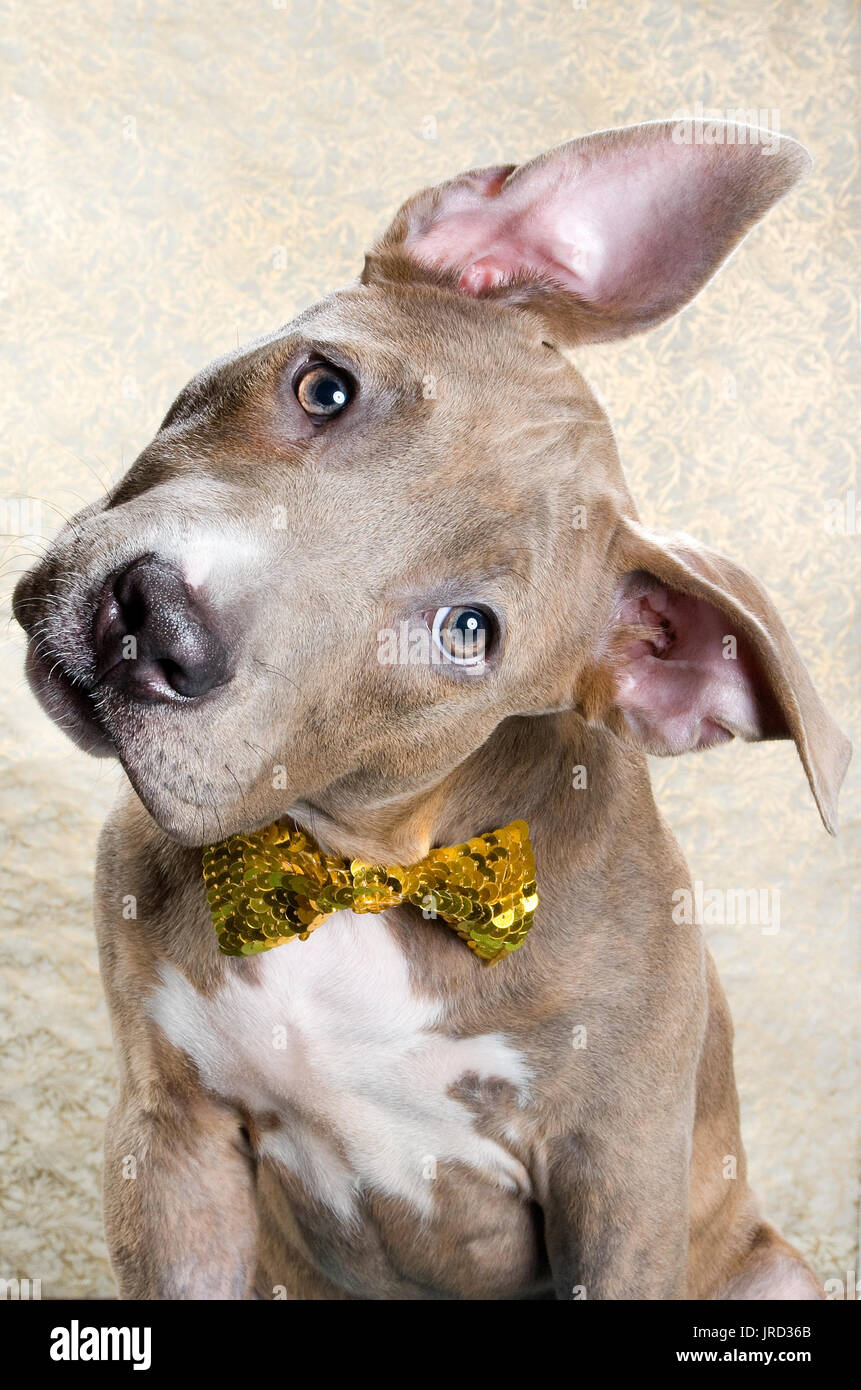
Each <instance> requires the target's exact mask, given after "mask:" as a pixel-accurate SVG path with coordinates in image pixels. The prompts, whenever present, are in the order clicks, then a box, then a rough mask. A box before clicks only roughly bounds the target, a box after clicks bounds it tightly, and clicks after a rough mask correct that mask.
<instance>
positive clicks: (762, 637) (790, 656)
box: [579, 519, 851, 834]
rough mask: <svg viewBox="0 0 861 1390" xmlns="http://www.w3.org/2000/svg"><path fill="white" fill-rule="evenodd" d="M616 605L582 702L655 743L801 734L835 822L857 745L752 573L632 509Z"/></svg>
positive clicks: (663, 748)
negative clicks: (659, 531)
mask: <svg viewBox="0 0 861 1390" xmlns="http://www.w3.org/2000/svg"><path fill="white" fill-rule="evenodd" d="M616 546H617V549H616V552H615V561H614V563H615V564H616V565H617V566H618V568H617V569H616V572H617V573H618V574H620V575H621V580H620V583H619V587H618V590H617V592H616V596H615V601H614V603H613V606H612V613H611V616H610V618H609V620H608V621H607V623H606V625H605V629H604V631H603V632H602V634H601V636H600V638H599V642H598V650H597V652H596V655H595V660H594V663H593V664H591V665H590V666H589V667H588V668H587V670H586V672H585V675H584V677H583V679H582V681H581V689H580V698H579V707H580V709H581V712H582V713H583V714H584V716H585V717H586V718H587V719H590V720H596V719H597V720H600V721H602V722H604V723H606V724H607V725H609V727H611V728H612V729H614V730H615V732H616V733H617V734H619V735H620V736H621V737H622V738H623V739H625V741H626V742H633V743H634V744H636V745H637V746H638V747H639V748H640V749H641V750H642V751H644V752H646V753H657V754H674V753H684V752H687V751H688V750H689V749H693V748H709V747H711V746H712V745H713V744H717V743H723V742H726V741H727V740H729V739H731V738H733V737H734V736H737V737H739V738H742V739H745V740H747V741H753V742H755V741H759V740H761V739H773V738H792V739H794V741H795V745H796V747H797V749H798V752H799V755H800V757H801V761H802V763H803V764H804V769H805V771H806V773H807V778H808V781H809V782H810V788H811V791H812V792H813V795H814V798H815V800H816V804H817V806H818V807H819V812H820V815H821V816H822V820H823V822H824V824H825V827H826V829H827V830H829V831H831V833H832V834H834V833H835V829H836V824H837V794H838V792H839V790H840V784H841V782H842V781H843V776H844V773H845V771H846V768H847V766H848V763H849V759H850V756H851V747H850V745H849V743H848V741H847V740H846V739H845V738H844V736H843V734H842V733H841V732H840V730H839V729H838V727H837V725H836V724H835V723H834V721H833V720H832V718H831V716H830V715H829V714H828V711H827V710H826V709H825V706H824V705H823V703H822V701H821V700H820V698H819V696H818V694H817V693H816V690H815V689H814V687H813V683H812V681H811V679H810V676H809V675H808V673H807V670H806V668H805V666H804V663H803V661H802V660H801V657H800V656H799V654H798V652H797V651H796V648H795V646H794V645H793V643H792V640H791V638H790V636H789V634H788V632H787V631H786V628H785V627H784V625H783V623H782V621H781V619H780V617H779V615H778V613H777V610H776V609H775V607H774V605H773V603H772V602H771V600H770V599H769V597H768V596H767V594H766V593H765V592H764V590H763V589H762V588H761V586H760V585H759V583H758V582H757V581H756V580H755V579H754V577H753V575H751V574H749V573H748V572H747V570H744V569H742V568H741V566H739V565H736V564H734V563H733V561H731V560H728V559H726V558H725V557H724V556H722V555H719V554H717V553H716V552H715V551H711V550H708V549H707V548H706V547H705V546H702V545H699V544H698V543H697V542H696V541H694V540H692V539H691V538H690V537H688V536H676V537H670V538H667V537H659V536H656V535H654V534H653V533H651V532H649V531H647V530H646V529H645V528H644V527H642V526H640V525H639V524H638V523H636V522H633V521H630V520H627V519H624V520H623V521H622V522H621V523H620V527H619V530H618V532H617V536H616Z"/></svg>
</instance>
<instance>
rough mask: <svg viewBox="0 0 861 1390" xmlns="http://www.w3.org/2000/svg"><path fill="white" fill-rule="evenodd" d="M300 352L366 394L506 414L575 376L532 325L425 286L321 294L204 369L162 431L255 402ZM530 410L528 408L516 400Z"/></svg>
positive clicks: (354, 288)
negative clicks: (496, 402)
mask: <svg viewBox="0 0 861 1390" xmlns="http://www.w3.org/2000/svg"><path fill="white" fill-rule="evenodd" d="M309 353H313V354H319V355H320V356H322V357H325V358H326V359H327V360H329V361H331V362H332V363H333V364H334V365H336V366H340V367H343V368H344V369H346V370H348V371H351V372H353V373H354V374H355V376H356V377H357V379H358V380H359V381H360V383H361V384H362V385H363V386H364V387H365V388H366V389H368V390H371V391H372V390H373V389H374V388H375V387H377V388H379V389H386V390H387V391H394V392H397V393H402V394H403V395H404V397H405V398H407V399H409V398H411V397H412V396H414V395H419V396H421V397H423V398H424V399H435V398H438V397H439V396H441V395H444V396H445V398H446V399H447V400H448V401H449V403H457V402H462V403H463V405H464V406H465V407H469V406H471V405H473V404H475V403H476V402H477V401H483V400H486V399H487V397H488V396H489V395H493V394H494V393H496V394H499V393H500V392H503V391H504V392H505V393H506V395H507V397H508V401H509V404H510V408H511V409H516V405H517V401H518V399H520V397H519V394H518V392H517V390H515V392H514V394H512V388H522V390H523V391H529V392H531V393H532V394H533V396H534V393H535V392H536V391H537V390H539V389H540V387H541V384H542V381H543V382H546V384H547V386H548V387H549V388H551V389H552V388H553V387H555V384H556V382H557V380H558V378H559V376H560V374H564V375H565V376H566V378H567V382H566V385H567V389H568V391H569V393H570V391H571V389H572V386H574V388H575V389H576V383H577V382H579V381H581V379H580V378H579V374H578V373H577V372H575V371H574V369H573V368H572V367H571V366H570V365H569V364H568V363H567V362H566V361H565V359H564V358H562V357H561V356H560V354H559V353H557V352H556V351H555V350H554V349H552V348H551V347H550V346H549V345H548V344H546V343H545V342H544V341H543V334H542V326H541V323H540V321H539V320H537V319H535V318H534V317H533V316H532V315H529V314H525V313H524V314H517V313H512V311H511V309H510V308H505V309H503V308H501V307H499V306H497V305H495V304H492V303H487V302H483V303H478V302H476V301H474V300H472V299H469V298H464V297H463V296H459V295H454V294H452V293H450V292H446V291H443V290H440V289H438V288H436V287H434V286H422V285H416V286H389V285H384V286H379V285H361V284H355V285H349V286H347V287H346V288H344V289H341V290H337V291H335V292H334V293H332V294H330V295H327V296H326V297H325V298H324V299H321V300H319V301H318V302H317V303H315V304H313V305H311V306H310V307H309V308H307V309H305V310H304V311H303V312H302V313H300V314H299V315H298V316H297V317H296V318H295V319H293V320H292V322H291V323H289V324H286V325H285V326H284V327H282V328H279V329H277V330H276V331H275V332H273V333H270V334H267V335H266V336H264V337H261V338H258V339H255V340H254V341H253V342H250V343H247V344H245V345H244V346H243V347H241V348H237V349H236V351H234V352H231V353H229V354H226V355H225V356H223V357H220V358H217V359H216V360H215V361H213V362H211V363H210V364H209V365H208V366H207V367H206V368H204V369H203V370H202V371H201V372H199V373H198V374H197V375H196V376H195V377H194V378H193V379H192V381H190V382H189V384H188V385H187V386H186V387H185V389H184V390H183V391H182V393H181V394H180V396H179V397H177V400H176V401H175V402H174V404H173V406H172V407H171V410H170V411H169V413H168V415H167V416H166V418H165V421H164V425H174V424H176V423H180V422H185V421H187V420H188V419H190V418H191V417H192V416H199V415H200V414H202V413H204V414H211V413H212V410H213V408H220V409H222V410H223V409H225V408H228V407H230V406H231V405H232V404H235V403H239V402H240V401H241V399H242V397H243V396H248V395H250V396H252V397H258V396H259V395H260V394H262V393H264V392H265V391H266V389H267V388H271V387H272V386H273V385H277V384H278V379H279V375H280V374H281V373H283V372H284V371H289V369H290V366H291V364H292V363H293V362H294V361H296V360H299V359H301V358H302V357H303V356H305V355H308V354H309ZM525 404H527V405H529V406H531V405H532V404H533V400H532V399H531V398H525Z"/></svg>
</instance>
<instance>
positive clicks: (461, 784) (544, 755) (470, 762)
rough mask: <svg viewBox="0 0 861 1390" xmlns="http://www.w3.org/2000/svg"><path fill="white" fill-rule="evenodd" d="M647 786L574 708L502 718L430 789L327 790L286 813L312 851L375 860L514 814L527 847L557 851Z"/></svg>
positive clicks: (420, 853)
mask: <svg viewBox="0 0 861 1390" xmlns="http://www.w3.org/2000/svg"><path fill="white" fill-rule="evenodd" d="M644 780H645V782H646V784H647V783H648V775H647V773H646V769H645V759H644V758H642V757H641V756H640V755H639V754H637V753H635V752H633V751H632V750H628V749H626V748H624V747H623V746H622V745H621V744H620V743H619V742H618V740H616V739H615V738H614V737H613V736H612V735H611V734H608V733H605V732H604V731H599V730H595V729H593V728H590V727H589V726H587V725H586V724H585V723H584V721H583V720H582V719H580V718H579V717H578V716H577V715H574V714H551V715H544V716H541V717H539V718H512V719H507V720H505V721H504V722H503V723H502V724H500V725H499V727H498V728H497V729H496V730H495V731H494V733H493V734H492V735H491V737H490V738H489V739H488V740H487V742H486V743H485V744H483V745H482V747H481V748H479V749H477V750H476V752H475V753H473V754H472V755H471V756H470V757H469V758H467V759H466V760H465V761H464V762H463V763H461V764H460V765H459V766H458V767H457V768H455V769H454V771H452V772H450V773H449V774H448V775H447V776H446V777H444V778H443V779H442V780H441V781H440V782H439V783H437V784H436V785H434V786H433V787H431V788H429V789H425V790H423V791H421V792H417V793H414V794H412V795H409V796H406V797H399V798H397V799H393V800H392V801H390V802H387V803H386V804H384V805H379V804H378V805H376V806H370V807H365V808H362V809H361V810H359V811H356V810H355V809H354V808H352V807H350V808H349V809H347V808H346V806H345V805H342V804H341V801H340V799H339V797H338V796H337V795H336V794H335V793H334V792H331V793H330V794H329V795H328V796H323V797H321V798H320V799H318V800H314V801H313V802H311V801H308V802H304V801H303V802H300V803H297V804H296V805H295V806H294V807H292V808H291V810H290V816H291V818H292V819H293V820H295V822H296V823H297V824H298V825H299V826H301V828H302V829H303V830H305V831H306V832H307V833H308V834H309V835H311V836H312V837H313V838H314V839H315V841H316V842H317V843H318V845H319V846H320V847H321V849H324V850H326V851H328V852H330V853H334V854H341V855H346V856H355V857H357V858H362V859H365V860H369V861H371V862H374V863H381V864H404V865H408V864H413V863H416V862H417V861H418V860H419V859H422V858H423V857H424V856H425V855H426V854H427V853H429V851H430V850H431V849H433V848H436V847H437V846H441V845H452V844H459V843H461V842H462V841H464V840H467V839H469V838H471V837H472V836H474V835H478V834H481V833H483V832H485V831H488V830H494V829H497V828H499V827H500V826H503V825H507V824H508V823H509V822H510V821H512V820H517V819H522V820H525V821H527V823H528V824H529V827H530V832H531V835H532V839H533V843H534V844H535V843H537V844H539V845H540V844H542V843H543V844H544V845H546V846H547V847H548V849H550V848H551V847H552V851H553V853H554V855H555V854H557V853H561V854H562V855H564V852H565V848H566V846H570V844H571V843H572V841H576V840H580V839H581V838H583V837H584V836H587V835H594V834H596V833H597V831H598V829H599V822H601V823H606V821H607V820H608V818H613V817H614V816H615V814H616V812H617V808H619V807H621V806H622V805H624V803H625V802H626V788H628V787H629V784H631V786H633V784H634V783H642V782H643V781H644Z"/></svg>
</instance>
